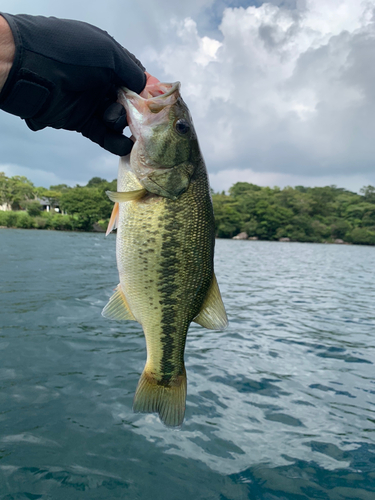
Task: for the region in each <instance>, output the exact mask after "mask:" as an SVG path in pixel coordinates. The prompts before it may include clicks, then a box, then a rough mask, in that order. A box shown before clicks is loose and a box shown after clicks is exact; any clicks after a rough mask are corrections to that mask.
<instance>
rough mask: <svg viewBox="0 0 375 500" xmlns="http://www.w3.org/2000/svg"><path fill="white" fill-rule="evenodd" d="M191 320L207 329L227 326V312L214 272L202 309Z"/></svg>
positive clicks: (220, 328) (221, 328)
mask: <svg viewBox="0 0 375 500" xmlns="http://www.w3.org/2000/svg"><path fill="white" fill-rule="evenodd" d="M193 321H194V322H195V323H198V325H201V326H204V328H208V329H209V330H224V328H226V327H227V326H228V318H227V313H226V312H225V307H224V304H223V300H222V298H221V294H220V290H219V285H218V284H217V281H216V276H215V274H214V275H213V277H212V283H211V286H210V288H209V290H208V292H207V295H206V298H205V299H204V302H203V305H202V309H201V310H200V312H199V314H198V316H196V317H195V318H194V320H193Z"/></svg>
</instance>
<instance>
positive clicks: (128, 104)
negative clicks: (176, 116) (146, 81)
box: [118, 82, 181, 139]
mask: <svg viewBox="0 0 375 500" xmlns="http://www.w3.org/2000/svg"><path fill="white" fill-rule="evenodd" d="M180 86H181V84H180V82H175V83H160V82H159V83H157V84H153V85H149V86H146V88H145V89H144V90H143V91H142V92H141V94H137V93H136V92H133V91H132V90H129V89H127V88H126V87H122V88H121V89H120V91H119V94H118V101H119V102H120V103H121V104H122V105H123V106H124V108H125V109H126V113H127V119H128V124H129V126H130V130H131V132H132V134H133V136H134V137H135V138H136V139H138V138H139V136H140V130H141V129H142V128H143V127H144V126H150V125H155V124H157V123H162V122H163V120H164V119H165V115H166V114H167V113H168V110H169V108H170V106H173V104H175V103H176V101H177V100H178V99H179V98H180Z"/></svg>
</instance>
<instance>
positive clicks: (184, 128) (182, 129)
mask: <svg viewBox="0 0 375 500" xmlns="http://www.w3.org/2000/svg"><path fill="white" fill-rule="evenodd" d="M175 129H176V131H177V133H178V134H180V135H185V134H187V133H188V132H189V130H190V125H189V123H188V122H187V121H186V120H177V121H176V123H175Z"/></svg>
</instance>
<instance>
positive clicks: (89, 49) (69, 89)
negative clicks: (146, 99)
mask: <svg viewBox="0 0 375 500" xmlns="http://www.w3.org/2000/svg"><path fill="white" fill-rule="evenodd" d="M2 16H3V17H4V18H5V19H6V21H7V22H8V24H9V26H10V28H11V30H12V33H13V38H14V42H15V48H16V53H15V58H14V62H13V66H12V68H11V70H10V73H9V76H8V79H7V81H6V82H5V85H4V87H3V90H2V92H1V94H0V109H3V110H4V111H7V112H8V113H12V114H14V115H17V116H20V117H21V118H23V119H25V121H26V123H27V125H28V127H29V128H30V129H31V130H34V131H36V130H41V129H43V128H45V127H53V128H57V129H59V128H63V129H66V130H76V131H77V132H80V133H81V134H82V135H84V136H85V137H88V138H89V139H91V140H92V141H94V142H96V143H97V144H99V145H100V146H102V147H103V148H105V149H107V150H108V151H110V152H111V153H114V154H116V155H119V156H124V155H126V154H128V153H129V152H130V150H131V148H132V145H133V142H132V141H131V140H130V139H129V138H127V137H125V136H124V135H123V134H122V131H123V129H124V127H125V126H126V125H127V121H126V112H125V109H124V108H123V106H122V105H121V104H119V103H118V102H116V101H117V90H118V88H119V87H122V86H125V87H127V88H129V89H131V90H133V91H134V92H137V93H140V92H141V91H142V90H143V88H144V87H145V84H146V75H145V73H144V67H143V66H142V64H141V63H140V62H139V61H138V60H137V59H136V58H135V57H134V56H133V55H132V54H130V53H129V52H128V51H127V50H126V49H124V48H123V47H122V46H121V45H120V44H119V43H117V42H116V41H115V40H114V39H113V38H112V37H111V36H110V35H108V33H106V32H105V31H102V30H100V29H99V28H96V27H95V26H92V25H90V24H87V23H83V22H80V21H72V20H65V19H56V18H52V17H51V18H46V17H42V16H29V15H23V14H22V15H16V16H13V15H10V14H2Z"/></svg>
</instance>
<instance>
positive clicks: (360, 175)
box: [0, 0, 375, 189]
mask: <svg viewBox="0 0 375 500" xmlns="http://www.w3.org/2000/svg"><path fill="white" fill-rule="evenodd" d="M253 3H254V5H255V6H253V7H247V5H248V2H244V1H241V0H226V1H224V0H192V1H191V2H189V3H187V2H173V1H172V0H159V2H158V3H157V4H155V3H154V2H151V1H146V0H143V1H140V2H137V3H134V2H130V1H125V2H124V1H120V0H110V1H109V2H107V4H106V6H105V9H104V8H103V4H102V2H100V3H99V1H97V0H93V1H92V2H90V9H88V8H87V5H88V3H87V2H81V3H78V2H73V1H72V0H67V1H66V2H64V3H55V4H52V3H51V2H48V1H35V2H33V4H32V5H31V4H29V3H28V2H26V1H21V0H20V1H17V2H16V1H7V0H5V1H4V0H3V2H2V9H3V10H4V11H8V12H14V13H16V12H22V11H24V12H28V13H32V14H37V13H39V14H44V15H55V16H59V17H69V18H75V19H81V20H84V21H87V22H91V23H93V24H96V25H97V26H100V27H101V28H103V29H106V30H107V31H108V32H109V33H111V34H112V35H113V36H115V38H116V39H118V40H119V41H120V42H121V43H122V44H123V45H124V46H126V47H127V48H129V50H131V51H133V52H134V53H135V54H136V55H137V56H139V57H140V58H141V60H142V62H143V63H144V64H145V65H146V66H147V68H148V69H149V71H150V72H152V73H154V74H155V75H156V76H158V77H159V78H161V79H163V80H168V81H175V80H180V81H181V82H182V93H183V96H184V99H185V100H186V101H187V103H188V105H189V107H190V109H191V111H192V115H193V117H194V121H195V125H196V128H197V131H198V136H199V138H200V143H201V146H202V150H203V153H204V156H205V158H206V162H207V166H208V169H209V171H210V172H211V174H212V175H211V178H212V181H213V184H214V187H215V188H217V189H219V188H220V189H223V188H224V187H223V186H224V184H225V183H227V187H229V186H230V185H231V184H232V182H235V181H237V180H241V179H243V180H245V179H246V180H247V181H249V182H251V179H254V181H255V180H256V182H258V183H259V184H263V185H266V184H270V183H271V184H272V183H273V182H275V183H278V184H279V185H287V184H291V183H296V184H306V185H314V184H316V185H324V184H327V183H336V184H338V185H341V186H344V187H347V188H350V189H359V187H361V185H363V184H369V183H371V184H375V169H374V168H373V158H374V157H375V141H374V140H373V130H374V125H375V123H374V120H375V118H374V117H375V90H374V85H373V82H374V75H373V73H374V71H375V70H374V68H375V65H374V62H375V61H374V58H375V55H374V54H375V27H374V23H373V16H372V9H373V8H374V6H375V0H368V1H365V2H358V1H357V0H332V1H330V2H326V1H325V0H304V1H303V2H301V1H294V0H290V1H281V0H274V1H273V2H272V3H267V4H266V3H264V4H262V3H261V2H258V3H256V2H253ZM256 5H258V6H256ZM241 6H242V7H241ZM0 130H1V136H0V170H1V164H2V165H6V169H7V171H11V172H14V173H17V172H16V171H17V169H19V170H22V171H23V172H30V175H29V177H30V178H32V179H33V180H34V182H35V183H36V184H42V183H43V172H45V182H44V183H46V181H47V179H51V178H58V179H59V181H60V182H68V183H72V184H75V183H85V182H87V180H88V179H89V178H90V177H92V176H94V175H99V176H102V177H106V178H109V179H112V178H114V177H115V176H116V172H117V167H116V163H117V159H116V158H115V157H114V156H112V155H110V154H108V153H106V152H105V151H103V150H101V149H100V148H99V147H98V146H96V145H94V144H91V143H90V142H89V141H87V140H85V139H83V138H81V137H80V136H79V134H75V133H69V132H64V131H54V130H45V131H41V132H38V133H33V132H31V131H29V130H28V129H27V127H26V126H25V125H24V124H23V123H22V122H21V120H20V119H18V118H15V117H12V116H10V115H6V114H5V113H0ZM4 168H5V167H4ZM33 173H34V174H33ZM33 175H34V177H33ZM241 176H242V177H241ZM335 179H336V180H337V182H335ZM362 183H363V184H362Z"/></svg>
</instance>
